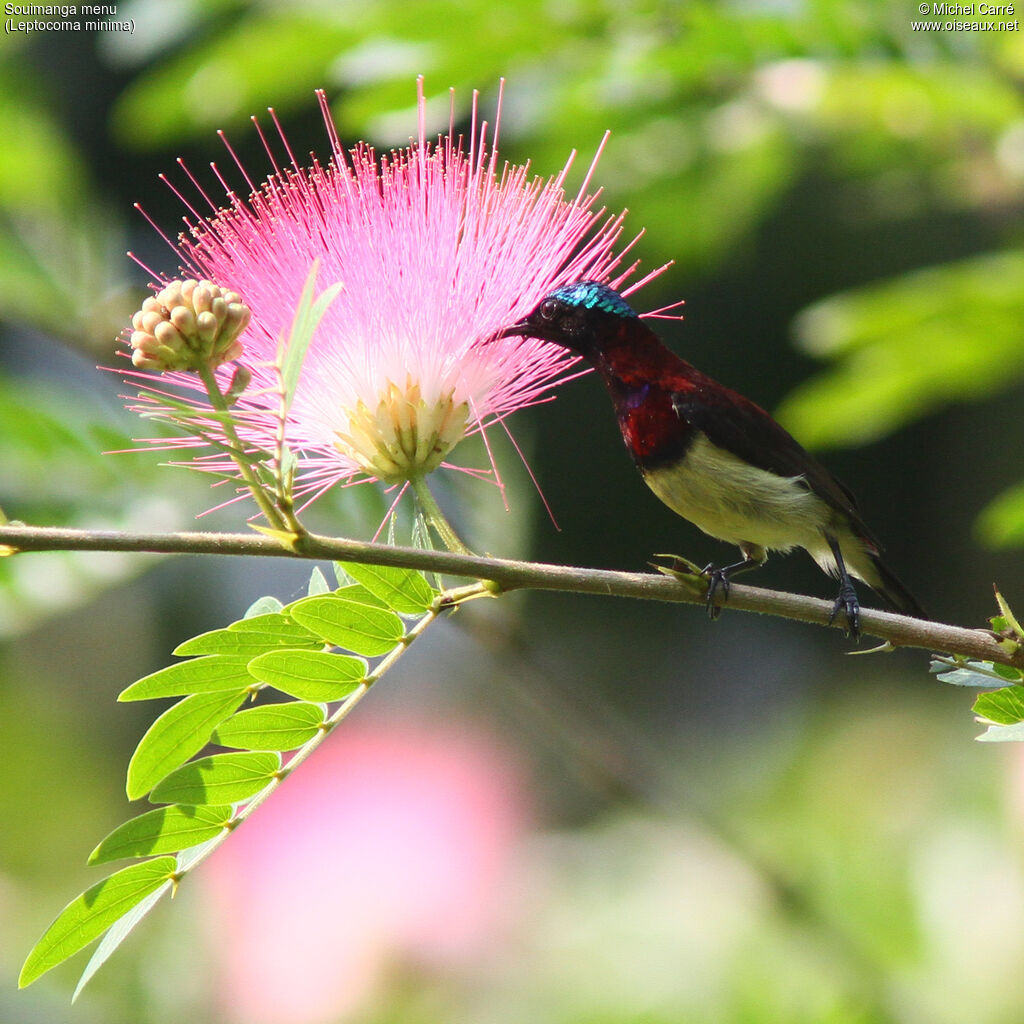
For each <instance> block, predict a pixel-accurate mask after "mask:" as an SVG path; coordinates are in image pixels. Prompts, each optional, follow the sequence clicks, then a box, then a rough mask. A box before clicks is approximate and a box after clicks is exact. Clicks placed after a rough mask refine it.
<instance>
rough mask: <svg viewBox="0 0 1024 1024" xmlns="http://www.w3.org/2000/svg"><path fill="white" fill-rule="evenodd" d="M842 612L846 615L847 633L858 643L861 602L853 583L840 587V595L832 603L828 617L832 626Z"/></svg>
mask: <svg viewBox="0 0 1024 1024" xmlns="http://www.w3.org/2000/svg"><path fill="white" fill-rule="evenodd" d="M840 612H842V613H843V614H844V615H845V616H846V635H847V636H848V637H849V638H850V639H851V640H853V641H854V643H856V642H857V641H859V640H860V602H859V601H858V600H857V591H855V590H854V589H853V584H851V583H849V582H847V583H843V584H842V585H841V586H840V587H839V595H838V597H836V601H835V604H834V605H832V614H831V615H830V616H829V617H828V624H829V625H830V626H831V625H832V624H833V623H834V622H835V621H836V619H837V618H838V617H839V613H840Z"/></svg>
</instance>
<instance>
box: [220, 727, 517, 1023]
mask: <svg viewBox="0 0 1024 1024" xmlns="http://www.w3.org/2000/svg"><path fill="white" fill-rule="evenodd" d="M526 793H527V787H526V786H525V784H524V780H523V779H522V778H521V776H520V774H519V771H518V769H517V768H516V766H515V762H514V760H513V758H512V756H511V755H510V753H509V752H508V751H507V750H506V749H504V748H503V747H502V744H501V743H500V742H498V741H496V740H495V738H494V737H493V736H490V735H488V734H485V733H483V732H481V731H480V730H478V729H476V728H474V727H472V726H470V725H467V724H466V723H463V722H460V723H448V724H446V725H445V726H443V727H439V726H437V725H434V724H430V725H427V724H410V723H406V724H404V725H403V724H395V723H393V722H389V724H388V727H387V729H386V731H385V730H382V729H380V728H379V727H374V726H372V725H367V724H365V723H358V724H357V723H354V722H352V723H346V726H345V729H344V731H343V733H339V734H337V735H336V736H335V737H333V738H332V739H331V741H330V742H329V743H327V744H326V745H325V747H324V748H323V749H322V750H320V751H319V752H318V753H317V755H316V757H314V758H312V759H311V760H310V761H309V762H308V763H307V764H305V765H303V767H302V770H301V771H299V772H296V773H295V775H294V776H293V777H291V778H289V779H288V781H287V782H286V783H285V784H284V786H283V787H282V788H281V790H280V791H279V792H278V793H276V794H275V795H274V798H273V799H272V800H269V801H268V802H267V803H266V805H265V806H263V807H262V808H260V810H259V813H257V814H255V815H254V816H253V817H252V819H251V820H250V821H248V822H246V824H245V825H244V827H243V828H241V829H239V831H238V834H237V835H235V836H233V837H232V840H231V842H230V843H228V844H226V845H225V847H224V849H223V850H221V851H219V852H218V853H217V855H216V856H215V857H213V858H211V860H210V862H209V865H208V869H209V870H208V872H207V873H206V874H205V875H204V877H203V884H204V886H205V887H206V888H205V895H204V904H205V905H206V906H208V907H209V908H210V911H209V913H210V926H211V932H212V939H211V943H212V945H213V946H214V949H215V954H214V955H215V956H216V957H217V962H216V964H215V967H214V972H215V984H216V987H217V990H218V991H219V992H220V993H222V996H223V1001H224V1005H223V1007H222V1012H223V1014H224V1017H225V1019H226V1020H230V1021H232V1022H233V1021H238V1022H244V1024H322V1022H328V1021H339V1020H344V1019H346V1018H348V1017H351V1016H352V1015H354V1014H357V1013H358V1012H359V1011H366V1010H367V1008H368V1007H369V1006H370V1005H371V1004H372V1002H373V1000H374V999H375V997H376V998H381V997H382V996H384V995H386V987H385V986H386V983H387V981H388V979H389V977H390V974H389V972H390V970H391V969H393V968H395V967H396V966H398V967H400V966H402V965H403V964H404V965H405V966H406V967H408V966H409V965H410V964H412V965H416V966H419V967H426V968H430V967H433V968H435V969H436V968H440V967H447V968H451V967H454V966H458V965H459V964H460V963H466V962H472V961H473V959H474V958H475V957H477V956H479V955H480V952H481V950H482V949H486V948H487V946H488V944H489V943H488V940H489V939H492V940H494V941H495V942H497V940H498V934H497V933H498V932H500V930H501V929H500V926H501V924H502V922H503V920H504V919H505V917H506V912H507V911H509V910H510V908H511V907H512V906H514V902H513V901H514V898H515V897H514V885H515V883H514V881H513V878H514V872H513V868H514V866H515V865H514V863H513V854H514V853H515V852H516V850H517V844H518V842H519V841H520V840H521V839H523V838H524V837H525V834H526V829H527V827H528V822H529V818H530V813H529V809H528V801H527V797H526Z"/></svg>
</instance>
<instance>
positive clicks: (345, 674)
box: [249, 651, 367, 701]
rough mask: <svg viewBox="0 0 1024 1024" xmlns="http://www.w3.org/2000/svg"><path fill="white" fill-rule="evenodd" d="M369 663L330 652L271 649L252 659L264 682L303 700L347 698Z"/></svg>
mask: <svg viewBox="0 0 1024 1024" xmlns="http://www.w3.org/2000/svg"><path fill="white" fill-rule="evenodd" d="M366 668H367V666H366V662H365V661H363V659H362V658H353V657H350V656H349V655H347V654H331V653H330V652H328V651H268V652H267V653H266V654H261V655H260V656H259V657H258V658H253V660H252V661H250V662H249V672H250V673H251V675H253V676H254V677H255V678H256V679H258V680H259V681H260V682H261V683H266V684H267V685H268V686H272V687H274V689H275V690H280V691H281V692H282V693H287V694H288V695H289V696H292V697H298V698H299V699H300V700H313V701H319V700H322V701H333V700H342V699H343V698H345V697H347V696H348V695H349V694H350V693H351V692H352V691H353V690H354V689H355V688H356V687H357V686H358V685H359V684H360V683H361V682H362V681H363V679H365V678H366Z"/></svg>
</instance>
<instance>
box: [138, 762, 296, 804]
mask: <svg viewBox="0 0 1024 1024" xmlns="http://www.w3.org/2000/svg"><path fill="white" fill-rule="evenodd" d="M280 769H281V758H280V757H279V756H278V755H277V754H272V753H265V752H257V753H231V754H213V755H211V756H210V757H201V758H199V759H198V760H196V761H189V763H188V764H183V765H182V766H181V767H180V768H178V769H176V770H175V771H173V772H171V774H170V775H168V776H167V778H165V779H164V780H163V781H162V782H159V783H157V785H156V786H155V787H154V788H153V792H152V793H150V794H149V799H150V801H151V802H152V803H156V804H162V803H168V804H235V803H238V802H240V801H242V800H248V799H249V797H251V796H255V795H256V794H257V793H259V792H260V791H261V790H263V789H266V787H267V785H268V784H269V783H270V781H271V780H272V779H273V778H274V777H275V776H276V775H277V773H278V772H279V771H280Z"/></svg>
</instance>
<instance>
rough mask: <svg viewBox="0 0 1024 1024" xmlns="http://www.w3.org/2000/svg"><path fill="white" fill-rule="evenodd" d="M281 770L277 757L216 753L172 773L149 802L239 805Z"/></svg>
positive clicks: (261, 754)
mask: <svg viewBox="0 0 1024 1024" xmlns="http://www.w3.org/2000/svg"><path fill="white" fill-rule="evenodd" d="M264 657H268V655H264ZM280 769H281V758H280V757H279V756H278V755H277V754H272V753H265V752H257V753H244V754H239V753H233V754H212V755H211V756H209V757H201V758H199V759H198V760H196V761H189V763H188V764H183V765H182V766H181V767H180V768H178V769H177V770H176V771H173V772H171V774H170V775H168V776H167V778H165V779H164V780H163V781H162V782H160V783H158V784H157V785H156V786H155V787H154V789H153V792H152V793H150V794H149V799H150V800H151V801H152V802H153V803H155V804H163V803H167V804H215V803H216V804H236V803H239V802H240V801H242V800H248V799H249V797H251V796H255V795H256V794H257V793H259V792H260V791H261V790H263V789H266V787H267V785H268V784H269V783H270V782H271V780H272V779H274V778H275V777H276V775H277V773H278V772H279V771H280Z"/></svg>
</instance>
